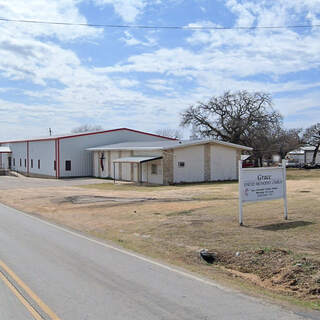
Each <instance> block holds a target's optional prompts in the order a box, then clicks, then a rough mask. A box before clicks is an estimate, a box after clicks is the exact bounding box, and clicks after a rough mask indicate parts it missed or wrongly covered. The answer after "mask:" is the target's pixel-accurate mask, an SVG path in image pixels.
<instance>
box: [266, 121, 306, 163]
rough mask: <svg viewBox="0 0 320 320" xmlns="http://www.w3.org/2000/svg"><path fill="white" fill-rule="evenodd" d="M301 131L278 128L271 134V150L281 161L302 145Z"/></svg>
mask: <svg viewBox="0 0 320 320" xmlns="http://www.w3.org/2000/svg"><path fill="white" fill-rule="evenodd" d="M301 133H302V129H298V128H296V129H283V128H281V127H279V128H278V129H277V130H276V131H275V132H274V134H273V143H272V146H271V148H272V149H273V150H274V151H276V152H277V153H278V154H279V155H280V157H281V159H284V158H285V156H286V154H287V153H288V152H290V151H292V150H294V149H297V148H299V147H301V146H302V145H303V140H302V136H301Z"/></svg>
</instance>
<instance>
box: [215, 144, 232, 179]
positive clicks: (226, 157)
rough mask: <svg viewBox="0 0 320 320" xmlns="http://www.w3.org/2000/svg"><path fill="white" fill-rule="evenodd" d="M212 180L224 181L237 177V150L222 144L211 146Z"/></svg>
mask: <svg viewBox="0 0 320 320" xmlns="http://www.w3.org/2000/svg"><path fill="white" fill-rule="evenodd" d="M210 153H211V180H212V181H224V180H236V179H237V176H238V175H237V150H236V149H234V148H228V147H224V146H221V145H216V144H215V145H212V146H210Z"/></svg>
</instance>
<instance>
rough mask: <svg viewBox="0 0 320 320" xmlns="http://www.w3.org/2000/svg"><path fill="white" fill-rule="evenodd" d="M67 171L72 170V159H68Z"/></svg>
mask: <svg viewBox="0 0 320 320" xmlns="http://www.w3.org/2000/svg"><path fill="white" fill-rule="evenodd" d="M66 171H71V160H66Z"/></svg>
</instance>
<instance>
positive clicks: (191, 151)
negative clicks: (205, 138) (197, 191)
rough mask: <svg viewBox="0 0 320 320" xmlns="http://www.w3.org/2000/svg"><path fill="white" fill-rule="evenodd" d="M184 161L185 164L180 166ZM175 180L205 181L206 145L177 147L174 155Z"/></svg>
mask: <svg viewBox="0 0 320 320" xmlns="http://www.w3.org/2000/svg"><path fill="white" fill-rule="evenodd" d="M180 161H183V162H184V163H185V166H184V167H182V168H180V167H178V162H180ZM173 181H174V182H175V183H180V182H201V181H204V146H203V145H200V146H191V147H185V148H181V149H175V150H174V155H173Z"/></svg>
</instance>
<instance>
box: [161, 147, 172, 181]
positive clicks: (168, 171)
mask: <svg viewBox="0 0 320 320" xmlns="http://www.w3.org/2000/svg"><path fill="white" fill-rule="evenodd" d="M163 184H164V185H169V184H173V150H172V149H171V150H165V151H163Z"/></svg>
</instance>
